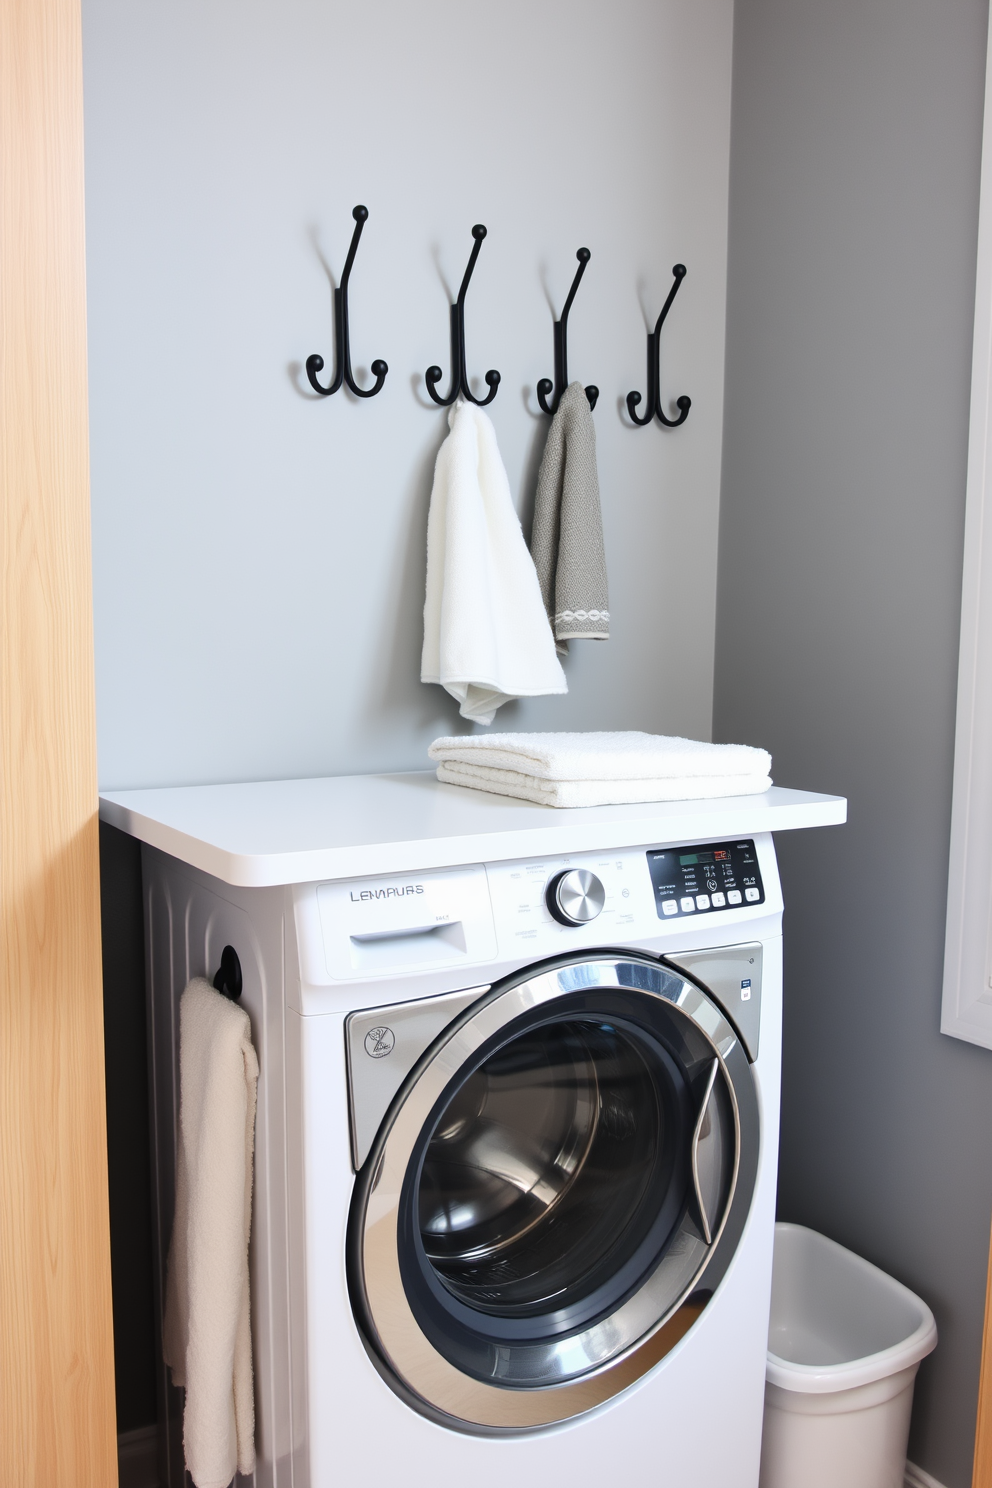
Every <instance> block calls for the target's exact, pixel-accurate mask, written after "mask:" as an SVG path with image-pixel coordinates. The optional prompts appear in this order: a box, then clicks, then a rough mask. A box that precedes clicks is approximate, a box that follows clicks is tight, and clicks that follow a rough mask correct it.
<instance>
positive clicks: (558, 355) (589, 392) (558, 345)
mask: <svg viewBox="0 0 992 1488" xmlns="http://www.w3.org/2000/svg"><path fill="white" fill-rule="evenodd" d="M575 256H576V258H577V259H578V260H579V267H578V268H577V269H576V271H575V278H574V279H573V280H572V287H571V289H570V290H569V291H568V299H567V300H566V301H565V308H564V310H562V312H561V319H560V320H556V321H555V380H554V385H553V387H552V384H551V382H550V381H549V380H548V378H547V377H542V378H541V380H540V382H539V383H538V384H537V401H538V402H539V403H540V405H541V407H542V408H543V409H544V412H545V413H557V411H558V404H559V403H560V402H561V395H562V393H563V392H564V391H565V389H566V388H567V387H568V312H569V310H571V308H572V301H573V300H574V299H575V291H576V290H577V289H578V287H579V280H580V279H581V278H582V275H583V274H584V273H585V271H586V264H587V263H588V262H589V260H590V258H592V254H591V253H590V252H589V249H588V248H580V249H579V251H578V253H576V255H575ZM549 393H550V394H551V401H550V403H549V402H548V394H549ZM586 397H587V398H588V399H589V407H590V408H595V407H596V399H597V398H598V397H599V388H598V387H594V386H593V385H592V384H590V385H589V387H587V388H586Z"/></svg>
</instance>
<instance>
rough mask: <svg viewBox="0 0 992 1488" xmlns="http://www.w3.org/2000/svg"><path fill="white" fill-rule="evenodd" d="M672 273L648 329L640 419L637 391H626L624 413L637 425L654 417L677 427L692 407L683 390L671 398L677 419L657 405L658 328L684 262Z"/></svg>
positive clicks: (668, 308) (678, 281) (679, 281)
mask: <svg viewBox="0 0 992 1488" xmlns="http://www.w3.org/2000/svg"><path fill="white" fill-rule="evenodd" d="M672 273H673V275H674V276H675V282H674V284H673V285H672V287H671V289H670V290H669V291H668V299H667V300H666V301H665V303H664V305H663V306H662V307H661V314H660V315H659V316H658V319H657V320H656V321H655V327H654V330H653V331H649V332H648V397H647V408H646V409H645V413H644V417H643V418H638V416H637V413H636V409H637V405H638V403H640V401H641V395H640V393H628V394H627V412H628V413H629V414H630V416H631V418H632V419H633V421H634V423H635V424H639V425H640V426H641V427H643V426H644V425H645V424H649V423H650V422H651V420H652V418H655V417H657V418H659V419H660V420H661V422H662V423H663V424H665V425H666V426H667V427H668V428H669V429H677V428H678V426H679V424H684V423H685V421H686V419H687V418H688V417H689V409H690V408H691V406H692V399H691V398H687V397H686V395H685V394H684V393H683V394H682V396H681V398H676V400H675V406H676V408H678V409H680V410H681V412H680V413H679V416H678V418H676V419H670V418H667V417H666V415H665V411H664V409H663V408H662V406H661V371H660V361H661V328H662V326H663V325H664V324H665V316H666V315H667V314H668V312H669V310H670V309H671V308H672V301H673V300H674V298H675V296H676V295H677V294H678V292H679V285H680V284H681V283H682V280H683V279H684V278H685V275H686V267H685V264H676V265H675V266H674V268H673V269H672Z"/></svg>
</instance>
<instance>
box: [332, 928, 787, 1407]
mask: <svg viewBox="0 0 992 1488" xmlns="http://www.w3.org/2000/svg"><path fill="white" fill-rule="evenodd" d="M758 1140H759V1126H758V1108H757V1100H756V1097H755V1091H754V1084H753V1080H752V1076H751V1070H750V1066H749V1064H748V1060H747V1057H746V1055H745V1054H744V1052H743V1050H742V1048H741V1045H740V1042H739V1039H738V1037H737V1034H736V1032H735V1030H734V1029H733V1027H732V1026H731V1024H730V1023H729V1021H728V1020H727V1018H726V1017H725V1016H724V1014H723V1012H722V1011H721V1009H720V1008H719V1006H718V1005H717V1003H716V1002H715V1001H713V1000H712V999H711V998H710V997H708V996H707V995H706V993H705V992H704V991H703V990H701V988H700V987H699V986H697V985H696V984H695V983H694V982H690V981H689V980H687V979H686V978H683V977H682V976H680V975H679V974H678V973H676V972H673V971H672V970H670V969H669V968H667V967H664V966H661V965H659V963H658V962H657V961H654V960H651V959H649V958H648V957H646V956H645V957H641V956H639V955H636V954H631V953H625V952H615V953H610V952H600V953H598V954H596V955H593V956H588V955H587V956H582V957H575V958H568V959H565V960H560V961H556V962H553V963H548V964H545V965H544V966H541V967H537V968H533V969H532V970H531V971H529V972H524V973H520V974H518V975H517V976H515V977H513V978H510V979H509V980H507V981H506V982H503V983H501V984H500V985H498V986H496V987H494V988H493V989H492V991H491V992H489V993H488V994H487V995H486V996H485V997H483V998H481V999H480V1000H479V1001H478V1002H477V1003H474V1004H473V1005H472V1006H471V1007H470V1008H469V1009H468V1010H467V1011H466V1012H465V1013H464V1014H463V1015H462V1016H461V1017H460V1018H458V1019H456V1020H455V1021H454V1022H453V1023H452V1024H450V1025H449V1027H448V1028H447V1029H446V1030H445V1031H444V1033H443V1034H442V1035H441V1037H440V1038H439V1039H438V1040H437V1041H436V1042H435V1043H434V1044H433V1045H432V1046H431V1048H430V1049H429V1050H428V1051H427V1053H426V1054H425V1055H424V1057H423V1059H422V1060H421V1061H420V1063H419V1064H418V1065H417V1066H416V1068H415V1069H414V1070H413V1071H412V1073H411V1075H410V1076H409V1077H408V1079H407V1081H406V1083H405V1084H404V1085H403V1087H402V1088H401V1090H400V1091H399V1093H398V1095H397V1097H396V1099H395V1100H394V1102H393V1104H392V1106H391V1107H390V1110H389V1112H388V1113H387V1115H386V1118H385V1120H384V1121H383V1124H382V1127H381V1129H380V1131H379V1135H378V1137H377V1139H376V1142H375V1145H374V1146H373V1148H372V1152H371V1153H370V1155H369V1158H368V1161H367V1162H366V1164H365V1166H364V1167H363V1168H362V1171H361V1173H360V1174H359V1177H358V1181H357V1184H356V1190H355V1196H354V1200H353V1203H352V1210H351V1219H350V1235H349V1284H350V1288H351V1294H352V1303H353V1306H354V1308H355V1313H356V1316H357V1318H358V1321H359V1324H360V1326H361V1328H362V1332H363V1335H364V1337H365V1340H366V1343H367V1345H368V1347H369V1349H370V1352H371V1353H372V1356H373V1359H374V1360H375V1362H376V1363H377V1365H378V1367H379V1368H380V1370H381V1372H382V1373H383V1374H384V1376H385V1377H386V1379H387V1380H388V1381H389V1382H390V1384H391V1385H392V1386H393V1387H394V1388H395V1389H397V1390H398V1391H399V1393H400V1394H402V1395H403V1396H404V1398H406V1399H407V1400H408V1401H409V1402H410V1403H411V1404H413V1405H414V1406H416V1408H417V1409H419V1410H421V1411H423V1412H424V1413H425V1414H427V1415H430V1416H432V1417H433V1418H434V1419H437V1420H441V1421H443V1423H444V1424H446V1425H448V1426H454V1427H459V1428H461V1429H463V1430H469V1431H483V1432H497V1433H503V1432H514V1431H522V1430H528V1429H532V1428H535V1427H539V1426H545V1425H548V1424H550V1423H552V1422H555V1421H562V1420H566V1419H568V1418H569V1417H571V1416H575V1415H578V1414H580V1413H581V1412H583V1411H586V1410H590V1409H592V1408H593V1407H595V1406H597V1405H600V1404H602V1403H603V1402H604V1401H605V1400H608V1399H610V1397H611V1396H613V1395H615V1394H617V1393H618V1392H619V1391H620V1390H623V1389H625V1388H626V1387H627V1386H628V1385H630V1384H632V1383H633V1382H634V1381H635V1380H636V1379H638V1378H640V1376H641V1375H642V1374H644V1373H645V1372H646V1371H647V1370H648V1369H650V1368H652V1367H653V1366H654V1364H656V1363H657V1362H658V1360H659V1359H660V1358H662V1357H663V1356H664V1354H665V1353H667V1352H668V1350H669V1349H671V1348H672V1347H674V1345H675V1344H676V1343H677V1342H678V1340H679V1339H680V1338H681V1337H682V1336H683V1335H684V1334H685V1333H686V1332H687V1331H688V1329H689V1328H690V1327H691V1326H692V1324H693V1322H694V1321H695V1320H696V1318H697V1317H698V1316H699V1313H700V1312H701V1311H702V1309H703V1307H704V1306H705V1305H706V1302H707V1301H708V1299H709V1296H710V1295H711V1294H712V1291H713V1289H714V1288H715V1286H716V1285H717V1282H718V1281H719V1279H720V1277H721V1276H722V1275H723V1273H724V1272H725V1270H726V1269H727V1266H728V1265H729V1263H730V1260H731V1258H732V1256H733V1253H734V1251H735V1249H736V1247H737V1244H738V1242H739V1239H740V1235H741V1233H742V1231H743V1227H744V1222H745V1220H746V1217H747V1212H748V1209H749V1207H750V1202H751V1197H752V1194H753V1191H754V1183H755V1177H756V1174H757V1159H758Z"/></svg>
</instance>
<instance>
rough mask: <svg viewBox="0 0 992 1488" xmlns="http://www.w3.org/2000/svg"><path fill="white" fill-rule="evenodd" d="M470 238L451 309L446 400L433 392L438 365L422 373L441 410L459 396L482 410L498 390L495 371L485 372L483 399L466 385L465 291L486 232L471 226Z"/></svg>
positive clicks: (439, 377)
mask: <svg viewBox="0 0 992 1488" xmlns="http://www.w3.org/2000/svg"><path fill="white" fill-rule="evenodd" d="M472 236H473V238H474V239H475V243H474V245H473V247H472V253H471V255H470V257H469V261H468V267H467V268H466V270H465V275H464V278H463V279H462V287H461V289H460V290H459V291H458V298H457V300H456V301H455V303H454V304H453V305H452V307H451V390H450V391H449V393H448V396H447V397H446V398H442V397H441V396H440V395H439V394H438V393H436V392H435V388H436V387H437V385H438V383H439V382H440V381H441V378H442V377H443V375H444V374H443V373H442V371H441V368H440V367H438V366H433V367H428V368H427V371H426V372H425V373H424V377H425V380H426V382H427V391H428V392H429V393H430V395H431V397H432V398H433V399H434V402H435V403H439V404H440V405H441V407H442V408H447V407H448V405H449V404H450V403H454V401H455V399H456V398H457V397H458V396H459V394H460V395H461V396H462V397H463V398H467V399H468V401H469V402H470V403H476V404H478V406H479V407H480V408H485V406H486V404H487V403H491V402H492V401H493V399H494V398H495V396H496V390H497V389H498V387H499V373H498V372H494V371H493V370H492V369H491V368H490V370H489V371H488V372H487V373H486V382H487V383H488V384H489V393H488V395H487V396H486V397H485V398H477V397H476V396H475V394H474V393H473V392H472V389H471V388H470V387H469V385H468V371H467V369H466V365H465V292H466V290H467V289H468V286H469V280H470V279H471V278H472V271H473V269H474V268H475V261H476V259H477V258H478V256H479V249H480V248H481V247H482V240H483V238H484V237H485V236H486V229H485V228H484V227H483V225H482V223H481V222H477V223H476V224H475V226H474V227H473V229H472Z"/></svg>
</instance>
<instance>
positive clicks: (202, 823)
mask: <svg viewBox="0 0 992 1488" xmlns="http://www.w3.org/2000/svg"><path fill="white" fill-rule="evenodd" d="M100 816H101V819H102V820H103V821H105V822H109V823H110V824H111V826H114V827H119V828H120V829H121V830H122V831H124V832H129V833H130V834H131V835H132V836H133V837H138V838H140V840H141V841H142V842H147V843H150V845H151V846H152V847H157V848H161V850H162V851H163V852H167V853H170V854H171V855H172V856H173V857H175V858H180V859H181V860H182V861H183V862H185V863H191V864H192V865H193V866H194V867H195V868H202V869H203V870H204V872H206V873H210V874H213V876H214V877H215V878H219V879H222V880H223V881H224V882H225V883H229V884H241V885H244V886H247V887H263V886H266V885H271V884H294V883H313V882H316V881H317V880H319V879H334V878H355V877H359V876H372V875H375V874H382V873H406V872H415V871H417V870H418V869H427V868H446V867H453V866H455V865H457V864H460V863H482V862H487V861H488V862H494V861H499V860H505V859H507V858H526V857H537V856H539V855H540V856H554V855H556V854H561V853H570V852H598V851H601V850H604V849H605V850H607V851H611V850H613V849H615V848H621V847H640V846H648V845H658V846H663V845H664V844H666V843H670V842H687V843H688V842H694V841H697V840H700V839H704V838H712V837H753V836H754V835H756V834H757V833H758V832H782V831H789V830H791V829H793V828H796V827H826V826H834V825H836V824H838V823H840V822H843V821H846V820H847V802H846V801H845V800H844V798H843V796H821V795H815V794H813V793H812V792H810V791H797V790H784V789H782V788H780V787H779V786H773V787H772V789H771V790H769V791H766V792H765V793H764V794H763V795H760V796H726V797H723V798H722V799H720V800H716V801H655V802H651V803H648V804H645V805H638V806H589V807H582V808H579V809H576V810H567V811H565V810H558V809H556V808H555V807H552V806H532V805H530V804H529V803H528V802H526V801H515V800H511V799H510V798H509V797H507V796H496V795H490V794H489V793H488V792H486V791H477V790H469V789H465V788H464V787H462V786H458V785H441V784H440V782H439V781H438V780H437V778H436V777H435V775H434V773H433V771H417V772H414V773H411V774H405V775H338V776H331V777H329V778H327V779H324V780H271V781H260V782H257V783H253V784H247V785H189V786H173V787H170V788H168V789H162V790H129V791H106V792H104V793H103V794H102V795H101V797H100Z"/></svg>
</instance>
